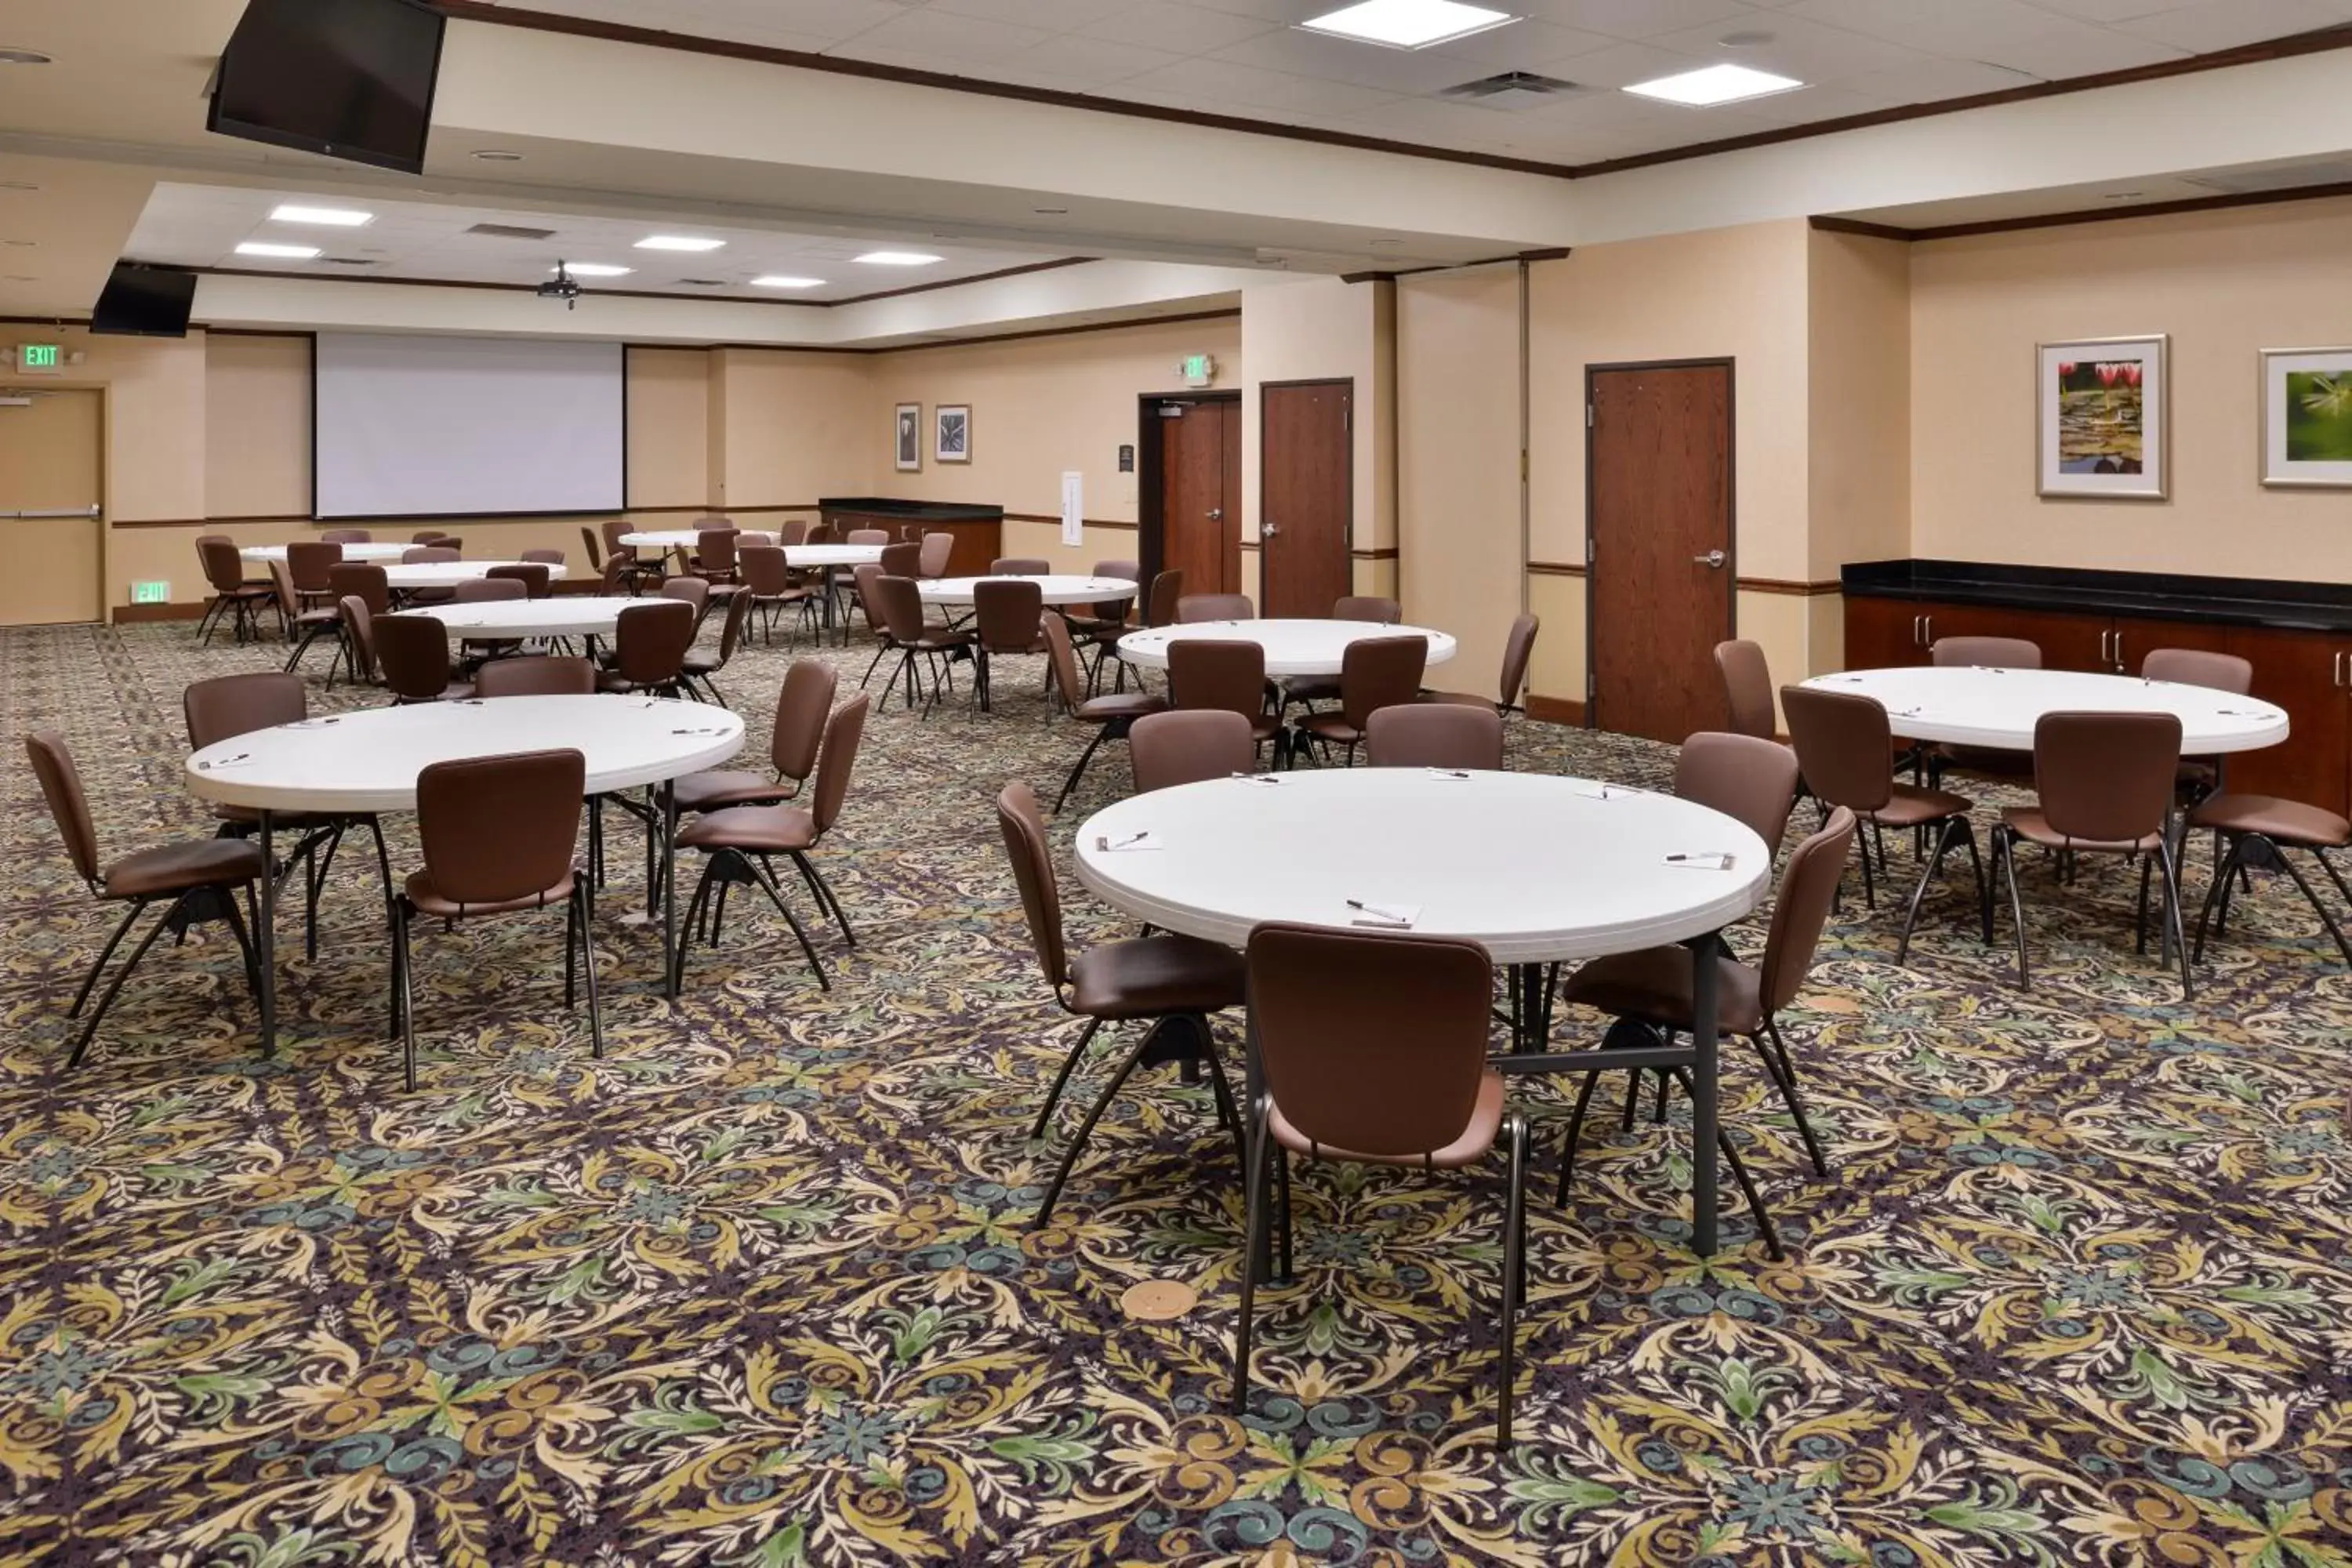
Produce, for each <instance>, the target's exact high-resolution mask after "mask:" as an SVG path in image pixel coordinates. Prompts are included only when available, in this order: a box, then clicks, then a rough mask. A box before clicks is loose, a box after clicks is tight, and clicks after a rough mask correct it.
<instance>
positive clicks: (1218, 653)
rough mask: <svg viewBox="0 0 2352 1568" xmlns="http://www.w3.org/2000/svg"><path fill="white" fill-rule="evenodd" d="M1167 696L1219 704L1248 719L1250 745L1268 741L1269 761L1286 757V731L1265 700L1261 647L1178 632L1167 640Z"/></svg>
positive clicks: (1194, 704)
mask: <svg viewBox="0 0 2352 1568" xmlns="http://www.w3.org/2000/svg"><path fill="white" fill-rule="evenodd" d="M1168 700H1169V702H1170V703H1171V705H1172V706H1174V707H1177V708H1180V709H1193V708H1212V709H1214V708H1222V709H1223V710H1225V711H1226V712H1228V713H1238V714H1240V715H1241V716H1242V717H1243V718H1244V719H1246V720H1248V721H1249V722H1250V735H1251V738H1252V742H1253V744H1254V745H1255V746H1263V745H1265V744H1267V743H1269V742H1271V743H1272V744H1273V746H1274V765H1275V766H1276V767H1277V768H1279V767H1281V766H1282V765H1283V763H1286V761H1288V760H1289V756H1290V737H1289V732H1288V731H1286V730H1285V729H1284V728H1283V727H1282V720H1281V718H1280V717H1279V716H1277V715H1276V714H1274V713H1270V712H1268V711H1267V710H1266V706H1265V648H1264V647H1260V646H1259V645H1258V644H1256V643H1254V642H1242V641H1240V640H1238V639H1232V640H1228V639H1225V638H1221V637H1179V638H1177V639H1176V640H1174V641H1172V642H1171V643H1170V644H1169V645H1168Z"/></svg>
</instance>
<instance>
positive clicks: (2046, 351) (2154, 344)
mask: <svg viewBox="0 0 2352 1568" xmlns="http://www.w3.org/2000/svg"><path fill="white" fill-rule="evenodd" d="M2166 344H2167V340H2166V339H2165V338H2164V337H2163V336H2162V335H2158V336H2155V337H2146V338H2092V339H2084V340H2082V341H2079V342H2063V343H2043V344H2042V345H2041V346H2040V348H2039V349H2038V350H2037V351H2036V353H2038V355H2039V363H2038V366H2037V371H2038V374H2039V378H2040V379H2039V384H2040V395H2039V397H2038V398H2037V400H2036V406H2037V410H2038V414H2039V418H2040V426H2041V428H2040V438H2039V440H2038V442H2037V443H2036V445H2037V449H2038V457H2039V460H2040V464H2041V476H2040V485H2039V489H2040V493H2041V494H2042V495H2044V496H2065V497H2087V498H2095V499H2101V500H2164V499H2165V478H2166V463H2167V459H2168V458H2169V456H2170V454H2169V452H2168V450H2167V448H2168V447H2169V445H2170V439H2169V431H2168V426H2167V425H2166V421H2165V407H2166V402H2167V399H2168V396H2169V394H2170V388H2169V386H2168V384H2167V383H2166V377H2165V348H2166Z"/></svg>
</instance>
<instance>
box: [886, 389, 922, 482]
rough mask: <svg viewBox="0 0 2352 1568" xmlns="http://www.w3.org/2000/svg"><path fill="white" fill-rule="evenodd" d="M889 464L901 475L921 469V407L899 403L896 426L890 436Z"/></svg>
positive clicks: (918, 471) (914, 404)
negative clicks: (891, 444)
mask: <svg viewBox="0 0 2352 1568" xmlns="http://www.w3.org/2000/svg"><path fill="white" fill-rule="evenodd" d="M892 441H893V450H892V455H891V464H892V466H893V467H894V468H897V469H898V472H900V473H902V474H916V473H920V472H922V468H923V405H921V404H919V403H901V404H900V405H898V425H897V428H896V429H895V431H894V432H893V434H892Z"/></svg>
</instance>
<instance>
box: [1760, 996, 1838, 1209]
mask: <svg viewBox="0 0 2352 1568" xmlns="http://www.w3.org/2000/svg"><path fill="white" fill-rule="evenodd" d="M1768 1035H1769V1037H1770V1049H1769V1050H1768V1049H1767V1048H1766V1038H1765V1037H1766V1036H1768ZM1748 1044H1750V1045H1752V1046H1754V1047H1756V1054H1757V1055H1758V1056H1759V1057H1760V1058H1763V1061H1764V1072H1765V1075H1766V1076H1767V1077H1769V1079H1772V1081H1773V1082H1774V1083H1776V1084H1778V1085H1779V1086H1780V1099H1781V1100H1782V1101H1783V1102H1784V1103H1785V1104H1786V1105H1787V1106H1788V1107H1789V1114H1790V1115H1791V1116H1793V1117H1795V1118H1796V1119H1797V1135H1798V1136H1799V1137H1801V1138H1802V1139H1803V1140H1804V1141H1805V1152H1807V1153H1808V1154H1811V1156H1812V1157H1813V1172H1814V1173H1815V1174H1816V1175H1822V1176H1826V1175H1828V1174H1829V1173H1830V1163H1829V1161H1828V1160H1827V1159H1825V1158H1823V1157H1822V1145H1821V1140H1819V1139H1818V1138H1815V1137H1814V1136H1813V1124H1812V1123H1811V1121H1807V1120H1806V1118H1805V1103H1804V1101H1803V1100H1801V1099H1800V1098H1799V1097H1798V1094H1797V1075H1796V1072H1795V1070H1794V1068H1791V1066H1790V1062H1789V1047H1788V1044H1787V1042H1785V1041H1784V1040H1782V1039H1781V1038H1780V1024H1779V1023H1778V1022H1776V1021H1775V1020H1773V1019H1770V1018H1767V1019H1765V1020H1764V1031H1763V1033H1762V1034H1756V1035H1750V1036H1748ZM1775 1052H1777V1053H1778V1054H1779V1058H1780V1059H1779V1060H1778V1061H1777V1062H1776V1061H1775V1060H1774V1059H1773V1056H1774V1053H1775Z"/></svg>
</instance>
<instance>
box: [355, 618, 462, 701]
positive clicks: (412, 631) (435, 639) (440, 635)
mask: <svg viewBox="0 0 2352 1568" xmlns="http://www.w3.org/2000/svg"><path fill="white" fill-rule="evenodd" d="M373 630H374V637H375V662H376V668H377V669H378V670H379V671H380V672H382V674H383V683H384V685H385V686H386V687H388V688H390V689H391V691H392V694H393V695H394V697H396V698H402V699H405V700H408V701H411V702H424V701H430V700H432V699H434V698H436V697H438V696H440V695H441V693H442V692H444V691H446V690H447V689H449V628H448V627H446V626H443V625H442V624H441V623H440V622H439V621H438V620H436V619H435V618H434V617H433V616H420V615H405V616H384V617H383V619H381V620H379V621H377V622H376V623H375V626H374V628H373Z"/></svg>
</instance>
